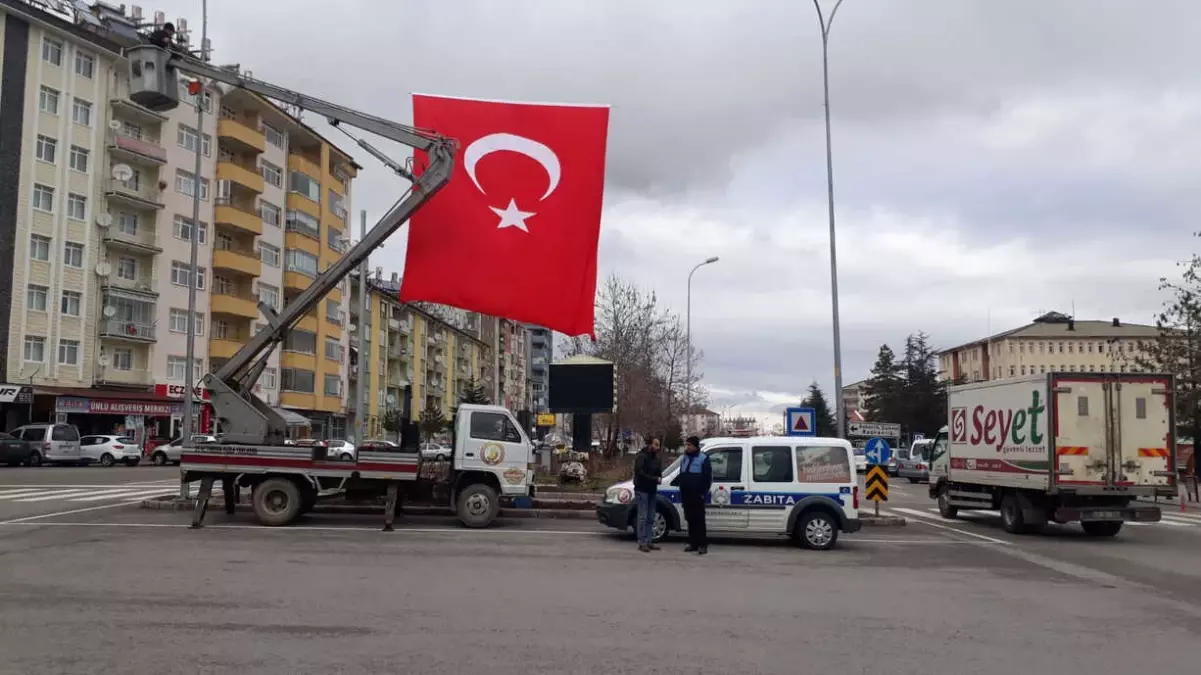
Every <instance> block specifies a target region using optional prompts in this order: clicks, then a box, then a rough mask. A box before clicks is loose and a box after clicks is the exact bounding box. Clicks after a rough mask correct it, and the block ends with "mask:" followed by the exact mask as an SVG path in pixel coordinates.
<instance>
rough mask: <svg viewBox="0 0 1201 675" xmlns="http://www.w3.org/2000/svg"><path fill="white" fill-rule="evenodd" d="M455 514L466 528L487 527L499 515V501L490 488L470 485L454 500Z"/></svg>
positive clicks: (482, 485) (480, 484)
mask: <svg viewBox="0 0 1201 675" xmlns="http://www.w3.org/2000/svg"><path fill="white" fill-rule="evenodd" d="M455 512H456V513H457V514H458V516H459V521H460V522H462V523H463V524H464V525H466V526H467V527H473V528H475V527H488V526H489V525H491V524H492V521H493V520H496V515H497V514H498V513H500V499H498V498H497V495H496V490H493V489H492V488H491V487H489V486H487V485H484V484H483V483H472V484H471V485H468V486H467V487H465V488H463V491H462V492H460V493H459V498H458V499H456V500H455Z"/></svg>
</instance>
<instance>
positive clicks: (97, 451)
mask: <svg viewBox="0 0 1201 675" xmlns="http://www.w3.org/2000/svg"><path fill="white" fill-rule="evenodd" d="M79 444H80V446H82V452H81V455H80V456H81V457H82V458H83V459H85V460H87V461H88V462H96V463H98V464H100V466H113V465H114V464H116V463H117V462H123V463H124V464H125V465H126V466H137V465H138V462H141V461H142V448H141V446H139V445H138V444H137V442H136V441H135V440H134V439H133V438H131V437H129V436H114V435H111V434H108V435H96V436H84V437H83V438H81V439H79Z"/></svg>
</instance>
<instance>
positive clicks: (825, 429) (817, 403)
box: [801, 381, 838, 438]
mask: <svg viewBox="0 0 1201 675" xmlns="http://www.w3.org/2000/svg"><path fill="white" fill-rule="evenodd" d="M801 407H802V408H813V418H814V424H816V425H817V435H818V436H825V437H830V438H833V437H834V436H837V435H838V423H837V421H836V420H835V414H834V411H832V410H830V404H829V402H827V401H826V395H825V393H824V392H822V388H821V387H819V386H818V384H817V382H816V381H815V382H813V383H812V384H810V385H809V394H808V395H807V396H806V397H805V398H804V400H802V401H801Z"/></svg>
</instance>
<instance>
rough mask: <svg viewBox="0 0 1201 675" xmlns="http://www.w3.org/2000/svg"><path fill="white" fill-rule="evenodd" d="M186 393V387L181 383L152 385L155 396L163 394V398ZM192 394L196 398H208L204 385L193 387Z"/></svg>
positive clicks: (182, 395)
mask: <svg viewBox="0 0 1201 675" xmlns="http://www.w3.org/2000/svg"><path fill="white" fill-rule="evenodd" d="M187 393H188V388H187V387H186V386H185V385H182V384H175V383H172V382H166V383H159V384H156V385H154V395H155V396H163V397H165V398H183V397H184V395H185V394H187ZM192 396H194V397H196V398H202V399H204V400H206V401H207V400H208V398H209V391H208V389H205V388H204V387H196V389H194V390H193V392H192Z"/></svg>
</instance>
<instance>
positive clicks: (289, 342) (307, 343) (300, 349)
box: [284, 328, 317, 354]
mask: <svg viewBox="0 0 1201 675" xmlns="http://www.w3.org/2000/svg"><path fill="white" fill-rule="evenodd" d="M284 351H285V352H297V353H300V354H316V353H317V334H316V333H311V332H309V331H307V330H300V329H299V328H293V329H292V330H290V331H288V336H287V337H285V338H284Z"/></svg>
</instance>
